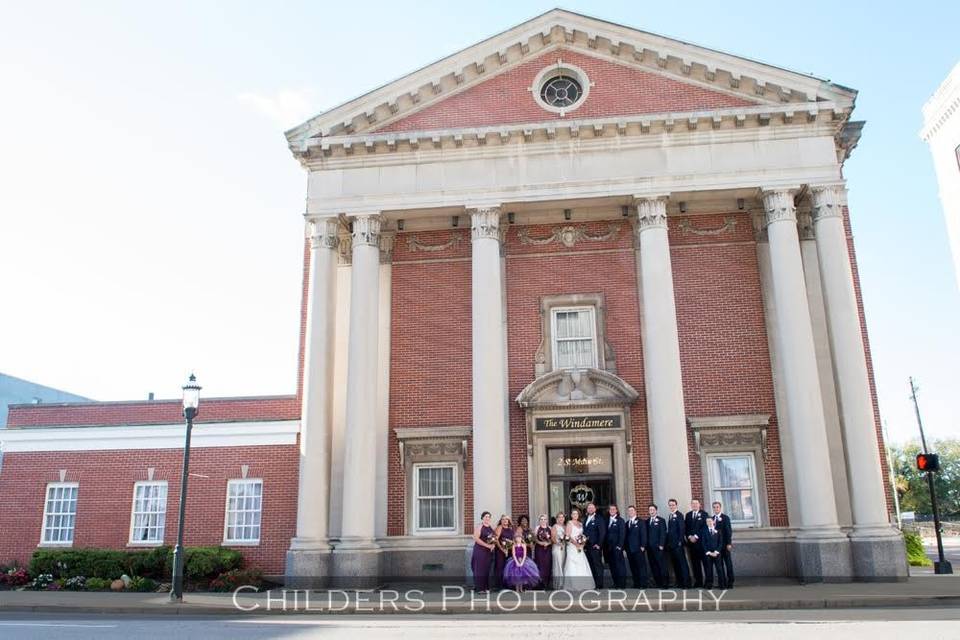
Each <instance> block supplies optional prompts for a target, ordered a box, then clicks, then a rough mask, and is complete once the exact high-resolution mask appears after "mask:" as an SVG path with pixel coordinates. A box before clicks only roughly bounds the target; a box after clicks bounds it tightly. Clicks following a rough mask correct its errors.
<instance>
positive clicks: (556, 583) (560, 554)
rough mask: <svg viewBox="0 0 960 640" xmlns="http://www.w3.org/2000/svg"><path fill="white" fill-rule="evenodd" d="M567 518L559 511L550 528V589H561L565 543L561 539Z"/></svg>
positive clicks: (565, 528)
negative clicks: (551, 542) (551, 567)
mask: <svg viewBox="0 0 960 640" xmlns="http://www.w3.org/2000/svg"><path fill="white" fill-rule="evenodd" d="M566 521H567V517H566V516H565V515H564V514H563V512H562V511H561V512H560V513H558V514H557V519H556V524H554V525H553V526H552V527H551V528H550V538H551V540H553V546H552V547H551V548H552V550H553V572H552V573H551V578H550V587H551V588H552V589H563V559H564V555H565V554H566V549H565V547H566V546H567V543H566V542H564V541H563V537H564V536H565V535H566V534H567V526H566Z"/></svg>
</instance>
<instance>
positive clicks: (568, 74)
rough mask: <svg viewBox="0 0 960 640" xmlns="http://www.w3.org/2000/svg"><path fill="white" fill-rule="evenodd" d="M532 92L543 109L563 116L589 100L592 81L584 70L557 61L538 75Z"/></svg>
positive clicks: (531, 89) (531, 88)
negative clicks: (588, 95)
mask: <svg viewBox="0 0 960 640" xmlns="http://www.w3.org/2000/svg"><path fill="white" fill-rule="evenodd" d="M530 92H531V93H532V94H533V98H534V100H536V101H537V104H539V105H540V106H541V107H543V108H544V109H546V110H547V111H552V112H554V113H559V114H560V115H561V116H563V115H565V114H566V112H568V111H573V110H574V109H577V108H578V107H579V106H580V105H581V104H583V102H584V100H586V99H587V94H588V93H590V81H589V80H587V75H586V74H585V73H584V72H583V70H582V69H580V68H578V67H575V66H573V65H572V64H565V63H564V62H563V61H561V60H557V64H555V65H551V66H549V67H547V68H546V69H544V70H542V71H541V72H540V73H538V74H537V77H536V78H535V79H534V81H533V86H531V87H530Z"/></svg>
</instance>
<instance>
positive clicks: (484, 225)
mask: <svg viewBox="0 0 960 640" xmlns="http://www.w3.org/2000/svg"><path fill="white" fill-rule="evenodd" d="M467 213H468V214H470V234H471V237H472V238H473V240H474V241H476V240H484V239H487V240H496V241H497V242H498V243H502V239H501V236H500V207H499V206H486V207H476V208H473V207H468V208H467Z"/></svg>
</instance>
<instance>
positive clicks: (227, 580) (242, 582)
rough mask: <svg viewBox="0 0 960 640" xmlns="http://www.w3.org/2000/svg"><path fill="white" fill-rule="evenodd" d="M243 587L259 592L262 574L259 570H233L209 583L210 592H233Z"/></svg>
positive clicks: (261, 585) (261, 584)
mask: <svg viewBox="0 0 960 640" xmlns="http://www.w3.org/2000/svg"><path fill="white" fill-rule="evenodd" d="M243 586H251V587H256V589H257V591H260V590H261V589H262V588H263V572H262V571H260V569H234V570H232V571H227V572H225V573H221V574H220V575H219V576H217V577H216V578H214V579H213V580H211V581H210V590H211V591H233V590H234V589H236V588H237V587H243Z"/></svg>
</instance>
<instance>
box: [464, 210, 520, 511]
mask: <svg viewBox="0 0 960 640" xmlns="http://www.w3.org/2000/svg"><path fill="white" fill-rule="evenodd" d="M467 212H468V213H469V214H470V220H471V227H472V237H473V246H472V262H473V269H472V280H471V290H472V308H471V309H472V310H471V314H472V317H473V322H472V327H473V510H474V514H473V515H474V521H477V520H479V517H480V513H481V512H482V511H490V512H491V513H493V514H494V518H497V517H499V516H500V514H501V513H508V508H509V505H510V494H509V487H510V485H509V482H508V480H509V475H508V469H509V460H510V457H509V447H508V443H509V437H508V436H509V422H508V420H507V415H508V412H507V376H506V371H507V367H506V346H505V345H506V339H505V329H504V324H503V319H504V316H505V315H506V313H505V310H504V299H503V295H502V277H503V276H502V271H501V267H500V207H499V206H490V207H479V208H473V209H468V210H467Z"/></svg>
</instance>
